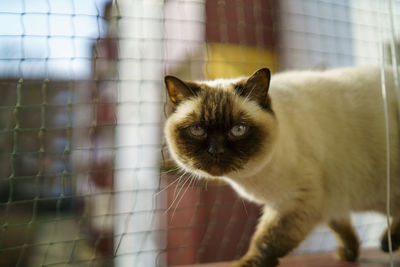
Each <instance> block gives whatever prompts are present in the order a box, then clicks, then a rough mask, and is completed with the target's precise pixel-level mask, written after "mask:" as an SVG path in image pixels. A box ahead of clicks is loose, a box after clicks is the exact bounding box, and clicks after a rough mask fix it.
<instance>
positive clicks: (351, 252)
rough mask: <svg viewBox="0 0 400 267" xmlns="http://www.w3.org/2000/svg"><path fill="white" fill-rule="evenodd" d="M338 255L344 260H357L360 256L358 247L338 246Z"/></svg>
mask: <svg viewBox="0 0 400 267" xmlns="http://www.w3.org/2000/svg"><path fill="white" fill-rule="evenodd" d="M336 257H337V258H338V259H339V260H342V261H356V260H357V258H358V247H357V248H349V247H338V248H337V249H336Z"/></svg>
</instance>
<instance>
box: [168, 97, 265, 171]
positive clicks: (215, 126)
mask: <svg viewBox="0 0 400 267" xmlns="http://www.w3.org/2000/svg"><path fill="white" fill-rule="evenodd" d="M197 97H199V98H200V105H199V107H198V109H197V110H194V111H193V112H192V113H191V114H190V115H189V116H187V118H186V119H185V120H184V121H182V122H181V123H180V124H178V125H176V129H175V132H176V134H177V137H176V140H177V149H178V153H179V155H181V157H182V160H183V163H185V164H188V165H189V166H191V167H193V168H195V169H199V170H202V171H205V172H207V173H209V174H211V175H214V176H221V175H224V174H226V173H229V172H233V171H237V170H239V169H241V168H242V167H243V166H244V165H245V164H246V163H247V162H248V161H249V160H250V159H251V158H252V157H254V156H255V155H257V153H259V152H260V150H261V147H262V146H261V144H262V142H263V140H265V139H266V137H267V135H268V133H267V132H266V130H265V129H261V128H260V127H257V125H256V124H255V123H254V122H253V121H252V120H251V119H250V116H249V115H248V114H246V113H245V112H244V111H240V110H236V108H237V107H235V105H234V100H233V97H234V95H233V94H232V93H229V92H224V91H221V90H212V89H211V90H201V91H200V93H198V95H197ZM239 124H242V125H246V126H247V127H248V128H247V132H246V133H245V134H244V135H243V136H240V137H235V136H233V135H231V134H230V131H231V129H232V127H234V126H235V125H239ZM191 126H200V127H201V128H203V129H204V130H205V133H206V134H205V135H204V136H193V135H192V134H191V133H190V129H189V128H190V127H191Z"/></svg>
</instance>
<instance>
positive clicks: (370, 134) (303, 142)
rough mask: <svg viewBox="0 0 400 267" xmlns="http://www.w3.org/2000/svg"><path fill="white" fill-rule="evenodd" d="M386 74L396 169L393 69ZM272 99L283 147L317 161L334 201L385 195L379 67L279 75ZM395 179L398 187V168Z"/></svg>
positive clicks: (393, 159)
mask: <svg viewBox="0 0 400 267" xmlns="http://www.w3.org/2000/svg"><path fill="white" fill-rule="evenodd" d="M385 74H386V76H385V81H386V83H385V85H386V89H387V91H388V100H389V122H390V125H391V128H390V135H391V144H390V146H391V152H392V162H393V166H397V163H396V162H397V160H398V159H399V143H398V140H399V126H398V119H397V103H396V94H395V90H394V82H393V73H392V70H391V68H386V69H385ZM270 95H271V99H272V107H273V109H274V111H275V113H276V117H277V120H278V124H279V127H280V138H281V139H282V140H283V141H282V143H284V144H286V143H288V144H289V143H290V144H291V146H290V151H289V152H290V153H288V155H290V156H292V155H293V157H298V158H309V159H313V160H315V161H316V162H317V166H319V168H320V169H321V172H322V175H323V176H324V177H325V179H326V182H327V184H329V185H330V186H329V188H330V190H331V191H332V192H331V193H332V195H337V194H339V195H340V194H344V192H347V191H348V192H351V191H352V190H355V191H356V189H357V190H359V189H360V188H362V187H365V188H364V190H361V191H362V192H363V193H364V194H365V195H363V194H359V195H360V196H363V197H367V196H368V195H371V194H375V193H374V192H376V191H380V190H382V191H384V189H385V183H384V179H383V178H384V177H385V176H384V174H385V171H386V165H385V158H386V154H385V153H386V150H385V147H386V137H385V136H386V132H385V119H384V107H383V100H382V93H381V70H380V68H379V67H354V68H341V69H334V70H327V71H294V72H287V73H282V74H277V75H275V76H273V78H272V80H271V88H270ZM292 151H293V153H292ZM392 174H393V177H394V178H393V179H394V180H395V184H397V183H398V182H397V181H400V180H399V179H398V178H399V169H398V167H394V169H393V173H392ZM338 179H339V180H340V181H338ZM367 181H369V182H367ZM326 193H327V194H328V195H330V193H329V192H326ZM349 195H353V194H352V193H349ZM335 199H336V198H335ZM360 199H361V198H360ZM364 199H365V198H364ZM369 199H371V198H369ZM336 200H337V199H336ZM351 201H353V202H354V203H356V202H357V201H358V200H356V199H353V200H351ZM371 201H373V199H371ZM382 201H383V200H382ZM364 202H365V200H364ZM364 204H365V203H364ZM364 204H363V205H364ZM354 205H355V206H357V205H356V204H354ZM374 205H375V204H374ZM360 206H362V205H361V204H360ZM370 208H374V209H375V206H373V205H372V204H371V206H370Z"/></svg>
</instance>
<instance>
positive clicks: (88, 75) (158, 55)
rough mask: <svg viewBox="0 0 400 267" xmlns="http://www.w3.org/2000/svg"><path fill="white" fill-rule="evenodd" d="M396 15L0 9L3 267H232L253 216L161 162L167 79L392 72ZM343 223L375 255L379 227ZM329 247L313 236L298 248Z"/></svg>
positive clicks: (349, 0)
mask: <svg viewBox="0 0 400 267" xmlns="http://www.w3.org/2000/svg"><path fill="white" fill-rule="evenodd" d="M399 15H400V1H390V0H384V1H375V0H337V1H334V0H229V1H228V0H164V1H162V0H115V1H111V0H79V1H78V0H62V1H60V0H58V1H57V0H35V1H28V0H13V1H11V0H6V1H1V2H0V25H2V26H1V27H0V96H1V97H0V266H28V267H30V266H65V265H67V266H139V267H142V266H144V267H151V266H173V265H183V264H194V263H202V262H217V261H229V260H233V259H237V258H239V257H240V256H241V255H242V254H243V253H244V252H245V251H246V250H247V246H248V243H249V240H250V237H251V235H252V232H253V231H254V227H255V225H256V223H257V219H258V216H259V215H260V207H258V206H256V205H254V204H251V203H248V202H246V201H244V200H242V199H239V198H238V197H237V196H236V194H235V193H234V192H232V190H231V189H230V188H229V187H227V186H226V185H224V184H221V183H218V182H213V181H210V182H207V183H205V182H201V181H196V182H194V181H191V180H190V179H189V178H188V177H186V176H184V175H182V174H181V173H180V172H179V170H177V168H176V167H175V166H174V164H173V163H172V162H171V160H170V158H169V156H168V151H167V149H166V147H165V142H164V140H163V136H162V125H163V122H164V120H165V118H166V116H167V113H168V106H167V103H166V102H167V101H166V99H167V98H166V95H165V92H164V91H165V89H164V84H163V79H164V75H165V74H172V75H176V76H179V77H181V78H183V79H213V78H217V77H218V78H220V77H226V78H228V77H235V76H240V75H250V74H251V73H253V72H254V71H255V70H257V69H258V68H261V67H268V68H270V69H271V70H272V71H273V72H274V73H276V72H278V71H284V70H288V69H325V68H332V67H340V66H351V65H361V64H375V65H377V64H380V62H381V60H383V61H384V62H385V63H386V64H392V59H393V57H392V54H393V53H392V52H391V51H393V48H394V47H397V48H398V33H399V32H398V29H397V26H398V25H399V21H400V17H399ZM391 21H393V25H394V28H393V31H392V28H391V27H390V25H391ZM377 101H379V100H377ZM338 141H340V140H338ZM353 222H354V223H355V225H356V228H357V231H358V234H359V236H360V239H361V240H362V245H363V246H364V247H378V246H379V243H380V236H381V234H382V232H383V230H384V228H385V225H386V222H385V218H384V217H382V216H380V215H377V214H373V213H368V214H356V215H355V216H354V217H353ZM335 246H336V244H335V241H334V238H333V236H332V234H331V233H330V232H329V231H328V230H327V229H326V228H325V227H319V228H318V229H316V230H315V231H314V233H313V234H312V235H311V236H310V237H309V238H308V239H307V240H306V241H304V242H303V243H302V244H301V246H300V247H299V248H298V249H297V250H296V251H295V252H294V253H297V254H305V253H315V252H321V251H332V250H334V248H335Z"/></svg>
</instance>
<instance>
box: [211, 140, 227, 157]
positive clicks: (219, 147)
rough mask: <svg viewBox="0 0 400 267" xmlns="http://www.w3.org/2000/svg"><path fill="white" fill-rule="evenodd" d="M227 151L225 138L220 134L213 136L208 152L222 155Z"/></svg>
mask: <svg viewBox="0 0 400 267" xmlns="http://www.w3.org/2000/svg"><path fill="white" fill-rule="evenodd" d="M224 152H225V150H224V146H223V140H222V138H221V137H220V136H211V137H210V143H209V147H208V153H210V154H211V155H213V156H218V155H221V154H223V153H224Z"/></svg>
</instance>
